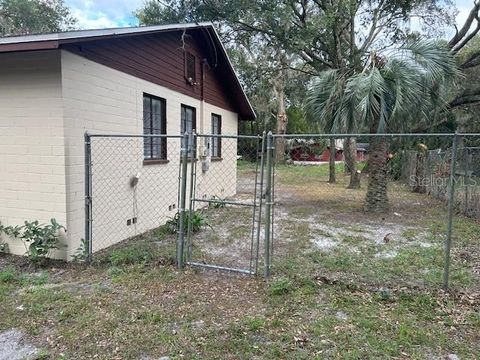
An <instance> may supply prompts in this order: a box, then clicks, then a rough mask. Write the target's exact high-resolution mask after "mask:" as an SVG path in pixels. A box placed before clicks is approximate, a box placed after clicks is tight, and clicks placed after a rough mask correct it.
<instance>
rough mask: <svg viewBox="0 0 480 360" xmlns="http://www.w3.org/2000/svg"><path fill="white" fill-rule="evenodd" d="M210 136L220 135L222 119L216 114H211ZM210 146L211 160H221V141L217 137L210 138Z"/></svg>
mask: <svg viewBox="0 0 480 360" xmlns="http://www.w3.org/2000/svg"><path fill="white" fill-rule="evenodd" d="M212 135H222V117H221V116H220V115H217V114H212ZM210 144H211V145H210V146H211V155H212V158H221V157H222V139H221V138H219V137H217V136H212V140H211V142H210Z"/></svg>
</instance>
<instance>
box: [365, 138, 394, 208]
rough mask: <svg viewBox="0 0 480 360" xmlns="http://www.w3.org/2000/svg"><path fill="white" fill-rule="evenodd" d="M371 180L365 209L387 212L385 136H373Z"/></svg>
mask: <svg viewBox="0 0 480 360" xmlns="http://www.w3.org/2000/svg"><path fill="white" fill-rule="evenodd" d="M368 167H369V174H370V177H369V181H368V188H367V196H366V199H365V210H366V211H367V212H387V211H388V210H389V204H388V195H387V140H386V138H385V137H377V138H372V141H371V145H370V158H369V161H368Z"/></svg>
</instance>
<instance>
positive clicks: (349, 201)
mask: <svg viewBox="0 0 480 360" xmlns="http://www.w3.org/2000/svg"><path fill="white" fill-rule="evenodd" d="M339 170H340V169H339ZM252 174H253V168H251V167H249V166H248V165H244V166H241V167H240V173H239V183H241V184H242V186H246V187H247V188H246V189H245V188H243V190H242V191H241V194H240V195H239V198H240V199H241V200H242V201H248V200H249V199H250V200H251V199H253V198H252V193H251V192H249V191H250V190H248V189H252V187H253V185H254V182H253V181H252ZM326 179H327V167H326V166H309V167H305V166H284V167H277V169H276V178H275V189H276V192H275V213H274V230H275V236H274V254H273V262H272V277H271V278H269V279H268V280H267V281H265V280H264V279H263V278H262V277H260V276H257V277H255V276H246V275H239V274H233V273H225V272H215V271H205V270H201V269H197V268H191V267H188V268H187V269H186V270H185V271H183V272H179V271H177V270H176V268H175V267H174V265H173V259H174V253H175V236H174V235H165V234H156V233H152V234H149V236H145V237H144V238H139V239H134V240H132V241H130V242H127V243H125V244H122V245H121V246H118V247H115V248H114V249H111V250H109V251H106V252H105V253H103V254H101V256H98V257H97V258H96V260H95V262H94V264H92V265H90V266H86V265H82V264H68V265H65V264H63V265H61V264H57V263H51V264H49V265H47V266H46V267H41V268H36V267H32V266H30V265H28V264H26V263H25V261H24V260H23V259H20V258H18V257H11V256H5V255H3V256H2V255H0V307H1V310H2V311H1V313H2V316H0V339H2V334H3V336H4V337H5V338H8V339H11V338H12V336H11V334H13V335H15V336H14V337H15V339H14V340H15V341H17V339H18V341H17V342H19V343H20V344H22V346H25V347H26V349H29V350H32V349H35V354H36V355H35V356H36V357H37V358H51V359H59V358H60V359H79V358H82V359H83V358H85V359H88V358H95V359H158V358H162V357H168V358H170V359H176V358H186V359H190V358H198V359H200V358H202V359H278V358H280V359H312V358H318V359H324V358H325V359H366V358H369V359H370V358H372V359H375V358H376V359H385V358H394V359H455V358H460V359H475V358H477V355H478V354H479V353H480V290H479V289H480V232H479V229H480V225H479V224H478V223H477V222H475V221H473V220H471V219H468V218H465V217H462V216H456V217H455V220H454V233H453V248H452V262H451V278H450V284H451V288H450V291H448V292H444V291H442V290H440V288H441V284H442V275H443V261H444V258H443V242H444V240H445V235H444V234H445V230H446V229H445V224H446V222H445V219H446V209H445V205H444V204H442V203H441V202H439V201H437V200H434V199H432V198H430V197H428V196H426V195H420V194H414V193H411V192H409V191H408V189H407V188H405V187H404V186H403V185H402V184H399V183H392V184H390V188H389V194H390V203H391V211H390V212H389V213H388V214H382V215H375V216H374V215H369V214H366V213H364V212H363V209H362V206H363V198H364V196H365V187H366V185H365V184H366V183H365V181H366V179H364V181H363V184H362V189H360V190H350V189H346V186H345V181H346V178H343V177H342V176H340V177H339V180H340V181H339V183H337V184H334V185H332V184H328V183H327V182H326ZM251 211H252V209H251V208H249V207H240V206H225V207H220V208H209V209H204V210H203V211H202V213H203V216H204V218H205V221H206V223H207V224H208V225H206V226H204V227H203V229H202V230H201V231H199V232H198V233H196V234H195V235H194V237H193V249H192V254H193V258H194V260H196V261H199V262H206V263H215V264H218V265H224V266H234V267H241V268H249V267H250V265H251V263H253V264H255V256H256V249H255V247H254V251H253V255H254V256H253V261H252V258H251V255H252V248H251V241H252V236H251V235H252V234H251V229H252V227H251V224H252V212H251ZM262 243H263V231H261V236H260V244H262ZM262 253H263V248H262V245H260V248H259V258H258V263H259V269H260V271H261V269H262V266H263V257H262ZM12 329H15V330H14V331H15V332H13V333H12V331H13V330H12ZM5 334H7V335H8V336H7V335H5ZM1 346H2V345H1V342H0V347H1Z"/></svg>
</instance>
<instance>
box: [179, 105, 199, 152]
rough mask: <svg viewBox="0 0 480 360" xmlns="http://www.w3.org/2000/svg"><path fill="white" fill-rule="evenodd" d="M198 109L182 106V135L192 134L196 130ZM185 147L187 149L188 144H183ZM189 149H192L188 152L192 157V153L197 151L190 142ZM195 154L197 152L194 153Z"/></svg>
mask: <svg viewBox="0 0 480 360" xmlns="http://www.w3.org/2000/svg"><path fill="white" fill-rule="evenodd" d="M196 125H197V124H196V109H195V108H194V107H191V106H187V105H182V113H181V129H180V131H181V134H185V132H187V133H189V134H190V133H191V132H193V131H194V130H195V128H196ZM182 145H183V147H185V146H186V145H187V144H185V143H182ZM188 148H189V149H190V150H189V152H188V155H189V156H191V155H192V153H191V151H192V150H193V151H194V150H195V149H193V143H191V142H189V143H188ZM194 153H195V151H194Z"/></svg>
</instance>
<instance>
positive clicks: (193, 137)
mask: <svg viewBox="0 0 480 360" xmlns="http://www.w3.org/2000/svg"><path fill="white" fill-rule="evenodd" d="M188 143H189V144H191V146H190V148H189V155H190V186H189V196H188V203H189V206H188V216H187V222H188V224H187V241H186V244H187V255H186V259H187V264H188V262H190V261H191V260H192V215H193V213H194V211H195V210H194V206H195V200H194V199H195V190H196V189H195V186H196V179H197V170H196V166H197V165H196V161H195V158H196V156H197V134H196V133H195V130H194V131H192V132H191V133H190V134H189V135H188ZM185 193H186V191H185ZM185 211H187V210H186V209H185Z"/></svg>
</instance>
